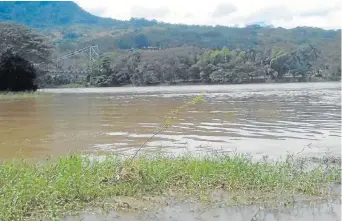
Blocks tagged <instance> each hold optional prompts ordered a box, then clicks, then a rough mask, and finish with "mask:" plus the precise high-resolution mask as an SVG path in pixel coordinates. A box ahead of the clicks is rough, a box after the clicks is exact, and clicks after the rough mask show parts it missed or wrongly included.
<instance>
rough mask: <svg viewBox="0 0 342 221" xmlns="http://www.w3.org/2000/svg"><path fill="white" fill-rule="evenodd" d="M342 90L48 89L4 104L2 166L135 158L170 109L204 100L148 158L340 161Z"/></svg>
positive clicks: (333, 86)
mask: <svg viewBox="0 0 342 221" xmlns="http://www.w3.org/2000/svg"><path fill="white" fill-rule="evenodd" d="M340 88H341V84H340V82H335V83H294V84H292V83H291V84H252V85H210V86H203V85H201V86H167V87H121V88H82V89H44V90H41V92H42V93H49V94H52V96H37V97H34V98H23V99H3V100H0V159H12V158H19V157H20V158H26V159H28V158H43V157H46V156H48V155H53V156H61V155H66V154H67V153H69V152H73V151H82V152H86V153H99V154H103V153H112V152H118V153H122V154H129V153H132V151H134V150H136V149H137V148H139V147H140V146H141V145H142V144H143V143H144V142H145V141H146V140H147V139H148V138H149V137H151V136H152V135H153V134H154V133H155V132H157V131H158V130H159V128H160V126H162V125H163V124H164V122H165V119H166V118H167V117H168V116H169V113H170V111H171V110H172V109H175V108H176V107H177V106H179V105H183V104H185V103H187V102H189V101H191V100H192V98H194V97H196V96H198V95H199V94H200V93H202V92H203V93H204V95H205V96H204V98H203V100H202V101H201V102H200V103H198V104H197V105H195V106H193V107H191V108H189V109H188V110H186V111H185V112H181V113H179V114H178V115H177V120H175V121H173V125H172V127H169V128H166V129H165V130H163V131H162V132H160V133H159V134H157V135H156V136H155V137H154V138H153V139H151V140H150V141H149V142H147V143H146V145H145V146H144V147H143V150H149V151H165V152H169V153H176V154H177V153H187V152H191V153H206V152H212V151H213V150H214V151H225V152H240V153H250V154H252V155H258V156H261V155H264V154H267V155H270V156H275V157H277V156H281V155H284V154H287V153H298V152H301V154H304V155H316V156H320V155H322V154H326V153H330V154H334V155H338V156H339V155H340V148H341V94H340ZM303 149H304V150H303Z"/></svg>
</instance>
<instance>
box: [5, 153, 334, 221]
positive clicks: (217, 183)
mask: <svg viewBox="0 0 342 221" xmlns="http://www.w3.org/2000/svg"><path fill="white" fill-rule="evenodd" d="M325 167H326V165H324V164H323V163H319V166H317V167H316V168H315V169H312V170H306V169H305V168H306V167H305V164H304V161H297V160H294V159H292V158H288V159H287V160H285V161H268V160H264V161H259V162H253V161H252V160H251V159H250V158H248V157H245V156H239V155H236V156H231V157H229V156H226V155H215V156H208V157H203V158H196V157H192V156H182V157H177V158H176V157H174V158H170V157H166V156H162V155H158V156H155V157H146V156H145V157H144V156H140V157H137V158H135V159H134V160H132V161H129V160H123V159H122V158H119V157H115V156H108V157H106V158H105V159H104V160H101V161H99V160H90V159H88V158H85V157H82V156H81V155H77V154H75V155H71V156H68V157H61V158H59V159H58V160H57V161H54V162H49V161H48V162H47V163H46V162H44V163H43V164H40V163H28V162H25V161H24V160H15V161H5V162H2V163H0V220H2V221H7V220H23V219H25V218H28V217H34V216H37V215H49V214H61V213H63V212H66V211H75V210H78V209H82V208H84V207H85V206H89V205H91V204H92V203H94V202H99V201H101V200H105V199H108V198H110V197H113V196H132V197H137V198H139V197H142V196H146V195H148V196H151V195H161V194H166V193H168V192H170V191H172V192H177V193H178V194H188V195H189V196H193V197H201V196H205V194H207V193H209V192H210V191H212V190H214V189H215V188H217V187H222V186H223V185H224V186H225V187H224V189H225V191H227V192H231V193H242V192H243V193H245V194H247V195H248V194H252V193H253V196H254V197H255V196H257V195H256V194H259V196H260V197H263V196H266V195H265V194H266V193H267V196H268V195H270V194H273V195H277V196H280V195H293V194H304V195H315V196H325V195H326V194H327V185H328V184H330V183H340V181H341V180H340V179H341V177H340V173H341V171H340V168H333V167H328V169H325Z"/></svg>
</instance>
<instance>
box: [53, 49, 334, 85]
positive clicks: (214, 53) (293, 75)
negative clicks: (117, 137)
mask: <svg viewBox="0 0 342 221" xmlns="http://www.w3.org/2000/svg"><path fill="white" fill-rule="evenodd" d="M321 60H322V53H321V52H320V51H319V50H318V49H317V48H316V47H315V46H313V45H306V46H303V47H301V48H297V49H296V50H292V51H288V52H287V51H284V50H283V49H280V48H271V49H265V50H264V51H263V52H258V51H255V50H253V49H251V50H239V49H236V50H229V49H228V48H227V47H223V48H222V49H220V50H205V49H200V48H197V47H179V48H171V49H166V50H135V51H121V52H117V53H107V54H106V55H105V56H103V57H102V59H101V61H100V62H99V63H97V64H96V65H95V66H97V67H98V69H97V70H95V71H94V72H93V73H92V74H90V75H88V76H87V77H86V78H80V77H78V78H77V77H75V76H73V75H70V77H69V78H68V77H66V76H65V75H60V76H54V77H51V76H49V77H48V78H47V79H46V81H47V82H50V84H55V85H59V84H60V85H62V84H75V83H78V84H80V83H81V84H87V85H89V86H96V87H110V86H121V85H127V84H132V85H137V86H138V85H157V84H180V83H182V84H193V83H205V84H225V83H229V84H239V83H262V82H286V81H291V82H297V81H302V82H303V81H338V80H340V79H341V67H340V65H338V64H335V63H324V65H322V61H321Z"/></svg>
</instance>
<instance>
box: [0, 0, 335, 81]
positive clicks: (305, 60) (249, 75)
mask: <svg viewBox="0 0 342 221" xmlns="http://www.w3.org/2000/svg"><path fill="white" fill-rule="evenodd" d="M0 8H1V10H0V20H3V21H12V22H17V23H22V24H26V25H28V26H30V27H33V28H36V30H37V31H39V32H41V33H42V34H43V35H45V36H46V37H48V38H49V39H50V40H51V41H52V42H53V45H54V50H53V56H55V57H57V56H60V55H63V54H66V53H69V52H72V51H74V50H76V49H80V48H83V47H85V46H88V45H98V46H99V48H100V51H101V52H102V55H101V59H100V61H98V62H96V63H91V64H90V63H88V59H89V56H84V57H74V58H73V61H72V60H71V59H69V60H65V61H64V64H63V65H62V66H63V68H64V69H71V66H73V67H76V68H78V69H85V68H89V67H90V66H91V67H92V70H93V71H92V73H91V74H89V75H88V76H87V77H86V76H85V75H74V74H73V75H60V74H50V75H45V76H43V75H40V78H39V79H40V81H39V84H40V86H49V87H51V86H58V85H65V84H81V85H85V84H88V85H93V86H118V85H125V84H134V85H152V84H160V83H167V84H174V83H249V82H267V81H271V82H272V81H274V82H283V81H322V80H325V81H326V80H340V79H341V63H340V61H341V50H340V49H341V30H323V29H319V28H310V27H298V28H294V29H283V28H273V27H261V26H259V25H250V26H248V27H245V28H233V27H222V26H216V27H212V26H197V25H192V26H189V25H173V24H166V23H162V22H157V21H154V20H153V21H148V20H146V19H138V18H132V19H131V20H129V21H119V20H113V19H106V18H100V17H96V16H93V15H91V14H89V13H88V12H86V11H84V10H83V9H81V8H80V7H78V6H77V5H76V4H75V3H73V2H1V3H0ZM28 10H29V11H30V13H22V12H26V11H28ZM24 14H25V15H24ZM19 15H20V16H19ZM4 24H6V25H0V30H5V29H6V28H7V29H6V30H7V31H1V32H0V35H2V36H1V37H2V39H5V42H6V40H7V41H8V40H9V39H11V40H12V39H16V41H15V43H14V44H13V43H11V44H10V45H15V46H17V47H18V48H24V49H23V50H21V51H22V52H23V54H24V53H26V52H27V51H28V50H27V49H26V48H25V47H26V46H27V45H30V44H27V42H25V41H24V39H26V37H25V35H23V34H22V33H34V32H33V31H27V30H28V29H24V27H22V26H20V28H19V29H18V27H19V26H15V25H11V24H8V23H4ZM12 26H13V27H14V28H11V27H12ZM4 28H5V29H4ZM8 30H11V33H12V34H11V35H10V36H20V37H19V38H18V37H16V38H13V37H6V35H8V33H10V32H9V31H8ZM22 30H26V32H22ZM4 35H5V36H4ZM36 38H37V39H43V37H41V36H39V37H38V35H37V37H36ZM1 43H3V42H1ZM1 43H0V44H1ZM3 45H8V42H7V43H3ZM35 45H36V46H37V45H43V47H42V48H43V49H44V50H45V51H46V53H45V54H44V53H42V52H43V51H40V54H41V55H43V56H42V58H45V63H49V62H47V60H48V59H47V58H49V56H48V55H49V52H50V51H51V50H49V46H48V45H49V44H47V43H46V41H45V40H44V41H43V40H39V41H36V43H35ZM24 46H25V47H24ZM1 48H6V47H3V46H2V47H1ZM1 48H0V50H1ZM152 49H153V50H152ZM0 53H1V52H0ZM26 57H28V56H24V58H26ZM29 58H30V59H31V56H29ZM32 62H35V61H32ZM50 63H51V62H50ZM94 67H95V68H94Z"/></svg>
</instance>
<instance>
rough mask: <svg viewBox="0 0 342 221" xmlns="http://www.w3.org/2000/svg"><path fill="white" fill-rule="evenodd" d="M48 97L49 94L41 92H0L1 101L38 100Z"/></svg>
mask: <svg viewBox="0 0 342 221" xmlns="http://www.w3.org/2000/svg"><path fill="white" fill-rule="evenodd" d="M47 95H48V94H47V93H41V92H0V100H5V99H9V100H11V99H26V98H36V97H41V96H47Z"/></svg>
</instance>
